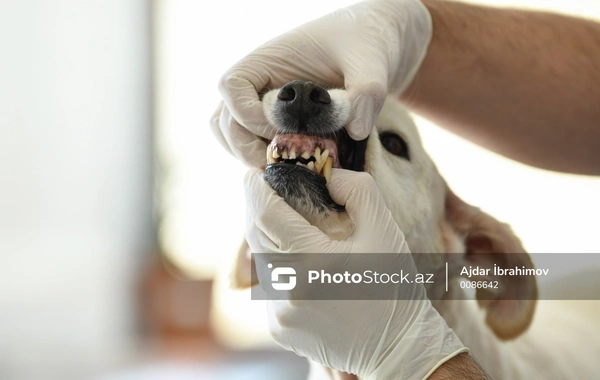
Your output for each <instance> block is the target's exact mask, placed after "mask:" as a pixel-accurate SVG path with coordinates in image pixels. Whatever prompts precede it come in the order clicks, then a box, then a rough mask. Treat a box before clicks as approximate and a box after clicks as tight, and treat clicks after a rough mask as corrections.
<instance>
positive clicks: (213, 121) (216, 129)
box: [210, 101, 233, 156]
mask: <svg viewBox="0 0 600 380" xmlns="http://www.w3.org/2000/svg"><path fill="white" fill-rule="evenodd" d="M223 107H225V103H223V101H220V102H219V105H218V106H217V109H216V110H215V112H214V113H213V115H212V116H211V118H210V129H211V131H212V133H213V135H215V137H216V138H217V141H218V142H219V144H221V146H222V147H223V148H225V149H226V150H227V151H228V152H229V154H231V155H232V156H233V151H232V150H231V147H230V146H229V143H228V142H227V139H225V136H224V135H223V131H221V122H220V120H221V112H223Z"/></svg>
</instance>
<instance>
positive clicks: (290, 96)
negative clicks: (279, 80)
mask: <svg viewBox="0 0 600 380" xmlns="http://www.w3.org/2000/svg"><path fill="white" fill-rule="evenodd" d="M277 99H279V100H285V101H290V100H294V99H296V90H294V86H293V85H290V84H287V85H285V86H283V87H282V88H281V90H279V93H278V94H277Z"/></svg>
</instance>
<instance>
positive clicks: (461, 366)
mask: <svg viewBox="0 0 600 380" xmlns="http://www.w3.org/2000/svg"><path fill="white" fill-rule="evenodd" d="M488 378H489V377H488V376H487V375H486V374H485V372H484V371H483V369H481V367H479V365H478V364H477V362H476V361H475V360H474V359H473V357H472V356H471V355H469V354H468V353H462V354H460V355H457V356H455V357H453V358H452V359H450V360H448V361H447V362H446V363H444V364H442V365H441V366H440V367H439V368H438V369H437V370H435V372H433V373H432V374H431V376H429V378H428V380H449V379H465V380H486V379H488Z"/></svg>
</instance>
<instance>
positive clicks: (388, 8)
mask: <svg viewBox="0 0 600 380" xmlns="http://www.w3.org/2000/svg"><path fill="white" fill-rule="evenodd" d="M431 34H432V26H431V16H430V14H429V12H428V10H427V8H425V6H424V5H423V4H422V3H421V2H420V1H419V0H371V1H365V2H362V3H358V4H355V5H352V6H350V7H347V8H342V9H339V10H338V11H336V12H333V13H331V14H329V15H326V16H324V17H322V18H319V19H317V20H314V21H312V22H309V23H307V24H304V25H302V26H300V27H298V28H296V29H294V30H292V31H290V32H288V33H286V34H283V35H282V36H280V37H277V38H275V39H273V40H271V41H269V42H267V43H265V44H264V45H262V46H260V47H259V48H258V49H256V50H255V51H254V52H252V53H250V54H249V55H248V56H247V57H245V58H244V59H242V60H241V61H239V62H238V63H236V64H235V65H234V66H233V67H232V68H231V69H229V71H227V72H226V73H225V74H224V75H223V77H222V78H221V81H220V84H219V88H220V91H221V94H222V96H223V100H224V104H223V103H221V105H220V106H219V107H218V109H217V111H216V112H215V114H214V116H213V117H212V119H211V127H212V129H213V132H214V133H215V135H216V136H217V138H218V139H219V141H220V142H221V144H223V145H224V146H225V147H226V149H227V150H228V151H229V152H230V153H232V154H233V155H234V156H236V157H237V158H239V159H242V160H243V161H244V162H245V163H246V164H247V165H249V166H253V167H264V165H265V157H264V152H265V149H266V145H265V143H264V142H263V141H262V140H260V139H259V138H258V137H257V136H256V135H258V136H261V137H264V138H267V139H271V138H273V135H274V131H273V128H272V127H271V126H270V125H269V124H268V123H267V121H266V118H265V115H264V113H263V108H262V102H261V101H260V100H259V95H258V93H257V92H259V91H261V90H263V89H265V88H277V87H282V86H283V85H285V84H286V83H288V82H290V81H292V80H296V79H300V80H305V81H306V80H310V81H313V82H315V83H318V84H321V85H326V86H328V87H337V88H341V87H344V88H345V89H346V90H347V91H348V94H349V97H350V101H351V104H352V110H354V115H353V116H352V120H351V121H350V123H349V125H348V127H347V129H348V133H349V134H350V136H351V137H352V138H354V139H355V140H362V139H364V138H366V137H367V136H368V135H369V133H370V132H371V129H372V128H373V126H374V125H375V121H376V119H377V116H378V115H379V111H380V110H381V107H382V106H383V102H384V101H385V98H386V96H387V94H388V93H395V94H400V93H401V92H402V91H404V90H405V89H406V88H407V87H408V85H409V84H410V83H411V81H412V79H413V78H414V76H415V75H416V72H417V70H418V68H419V66H420V64H421V62H422V60H423V58H424V57H425V53H426V51H427V47H428V46H429V41H430V40H431ZM244 127H245V128H244Z"/></svg>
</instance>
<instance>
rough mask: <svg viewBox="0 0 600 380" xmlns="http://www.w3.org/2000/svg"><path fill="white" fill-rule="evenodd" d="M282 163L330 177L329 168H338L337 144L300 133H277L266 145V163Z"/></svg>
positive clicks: (326, 177) (328, 178) (327, 178)
mask: <svg viewBox="0 0 600 380" xmlns="http://www.w3.org/2000/svg"><path fill="white" fill-rule="evenodd" d="M274 163H284V164H291V165H298V166H302V167H305V168H307V169H308V170H311V171H313V172H315V173H317V174H319V175H322V176H323V177H325V180H326V182H327V183H329V180H330V179H331V168H332V167H336V168H339V167H340V164H339V160H338V156H337V145H336V143H335V141H333V140H332V139H327V138H320V137H316V136H308V135H302V134H278V135H276V136H275V137H274V138H273V141H271V144H269V146H268V147H267V164H274Z"/></svg>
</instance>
